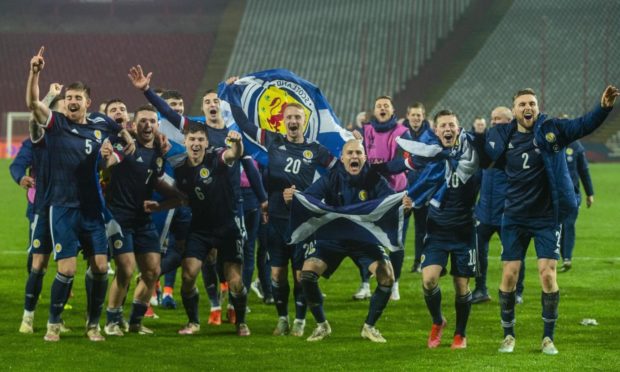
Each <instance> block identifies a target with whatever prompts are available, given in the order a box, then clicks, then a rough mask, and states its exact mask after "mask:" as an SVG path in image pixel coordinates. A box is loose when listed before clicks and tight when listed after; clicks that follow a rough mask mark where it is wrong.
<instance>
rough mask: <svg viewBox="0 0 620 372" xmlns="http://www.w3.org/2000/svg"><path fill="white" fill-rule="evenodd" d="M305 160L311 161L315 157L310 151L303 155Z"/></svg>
mask: <svg viewBox="0 0 620 372" xmlns="http://www.w3.org/2000/svg"><path fill="white" fill-rule="evenodd" d="M303 156H304V159H308V160H311V159H312V158H313V157H314V154H313V153H312V151H310V150H306V151H304V153H303Z"/></svg>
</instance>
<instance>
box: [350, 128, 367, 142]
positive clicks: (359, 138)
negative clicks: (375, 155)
mask: <svg viewBox="0 0 620 372" xmlns="http://www.w3.org/2000/svg"><path fill="white" fill-rule="evenodd" d="M351 134H353V137H354V138H355V139H356V140H358V141H363V140H364V137H362V134H361V133H360V132H358V131H356V130H353V131H351Z"/></svg>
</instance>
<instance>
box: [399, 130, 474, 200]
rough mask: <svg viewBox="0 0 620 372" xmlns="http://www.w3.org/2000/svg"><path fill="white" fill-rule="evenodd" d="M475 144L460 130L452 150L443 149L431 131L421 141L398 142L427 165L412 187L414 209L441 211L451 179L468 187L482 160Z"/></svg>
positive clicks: (469, 135)
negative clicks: (430, 206)
mask: <svg viewBox="0 0 620 372" xmlns="http://www.w3.org/2000/svg"><path fill="white" fill-rule="evenodd" d="M472 141H473V139H472V135H471V134H469V133H467V132H466V131H465V130H461V132H460V133H459V135H458V139H457V143H456V145H455V146H454V147H452V148H444V147H443V146H441V141H440V140H439V138H438V137H437V136H436V135H435V134H434V133H432V132H430V131H429V132H426V133H424V135H423V137H422V138H421V141H411V140H406V139H402V138H400V137H399V138H397V139H396V142H397V143H398V145H399V146H400V147H401V148H403V150H405V151H407V152H409V153H411V154H412V155H413V156H420V157H423V158H425V160H426V162H427V163H426V166H425V167H424V169H423V170H422V171H421V173H420V175H419V176H418V178H417V179H416V181H415V182H414V183H413V184H411V185H409V190H408V193H409V197H411V199H412V200H413V206H414V207H421V206H423V205H427V204H430V205H433V206H435V207H439V206H440V205H441V201H442V200H443V196H444V194H445V192H446V190H447V188H448V184H449V183H450V182H451V180H452V177H458V179H459V180H460V181H461V183H466V182H467V181H468V180H469V179H470V178H471V177H472V176H473V175H474V174H475V173H476V171H477V170H478V167H479V157H478V153H477V152H476V150H475V149H474V146H473V144H472Z"/></svg>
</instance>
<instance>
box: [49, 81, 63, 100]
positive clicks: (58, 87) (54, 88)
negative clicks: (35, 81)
mask: <svg viewBox="0 0 620 372" xmlns="http://www.w3.org/2000/svg"><path fill="white" fill-rule="evenodd" d="M60 92H62V84H59V83H51V84H50V90H49V93H48V94H51V95H52V96H54V97H58V96H59V95H60Z"/></svg>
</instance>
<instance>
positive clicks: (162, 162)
mask: <svg viewBox="0 0 620 372" xmlns="http://www.w3.org/2000/svg"><path fill="white" fill-rule="evenodd" d="M155 164H157V168H161V167H162V165H164V159H162V158H157V159H156V160H155Z"/></svg>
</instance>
